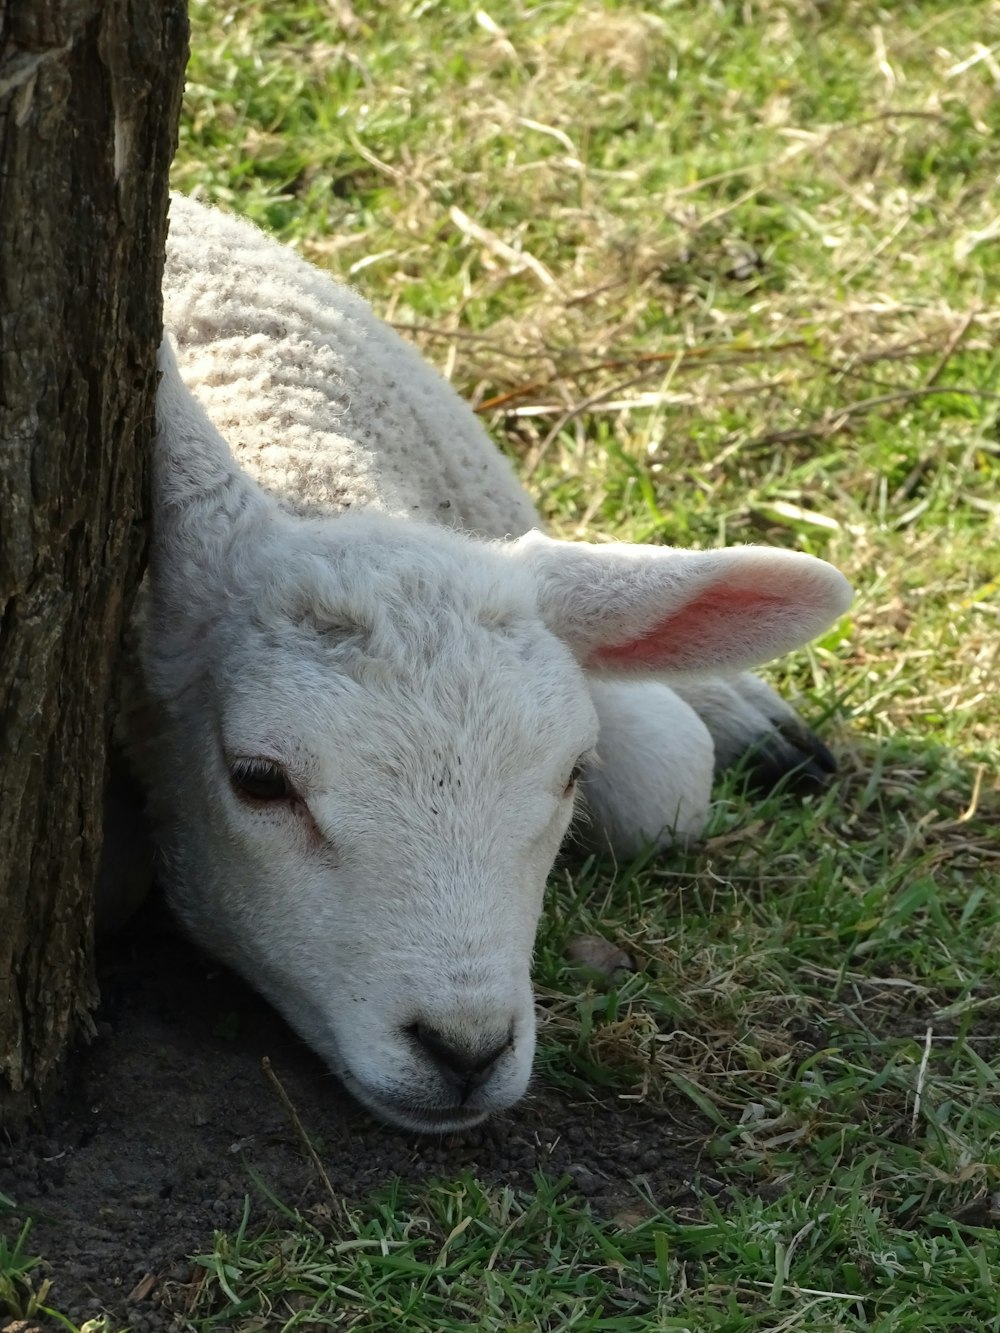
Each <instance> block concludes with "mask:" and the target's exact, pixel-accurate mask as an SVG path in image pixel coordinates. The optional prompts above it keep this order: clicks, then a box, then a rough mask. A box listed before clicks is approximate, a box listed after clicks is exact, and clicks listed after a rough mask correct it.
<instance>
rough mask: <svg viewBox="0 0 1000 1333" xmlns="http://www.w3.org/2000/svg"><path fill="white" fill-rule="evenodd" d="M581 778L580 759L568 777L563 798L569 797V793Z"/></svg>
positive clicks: (581, 766) (581, 762)
mask: <svg viewBox="0 0 1000 1333" xmlns="http://www.w3.org/2000/svg"><path fill="white" fill-rule="evenodd" d="M582 777H583V760H582V759H581V760H579V761H578V762H577V763H575V764H574V765H573V771H572V773H570V775H569V780H568V781H567V783H566V790H565V792H564V793H563V794H564V795H565V796H569V794H570V792H572V790H573V788H574V787H575V786H576V784H577V783H578V782H579V781H580V779H581V778H582Z"/></svg>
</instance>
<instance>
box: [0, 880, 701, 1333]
mask: <svg viewBox="0 0 1000 1333" xmlns="http://www.w3.org/2000/svg"><path fill="white" fill-rule="evenodd" d="M101 972H102V975H101V983H102V995H103V1001H102V1005H101V1009H100V1011H99V1013H98V1015H97V1018H98V1035H97V1037H96V1039H95V1040H94V1042H93V1043H92V1044H91V1046H90V1047H89V1049H88V1050H87V1051H86V1052H84V1053H83V1054H82V1056H81V1057H80V1059H79V1062H78V1067H77V1068H76V1070H75V1072H74V1075H73V1077H72V1078H71V1080H70V1083H69V1087H68V1090H67V1092H66V1094H65V1095H64V1097H63V1099H62V1101H61V1103H60V1104H59V1105H58V1106H56V1107H54V1108H53V1110H52V1112H51V1113H50V1118H49V1121H48V1123H47V1125H46V1126H45V1127H44V1131H43V1132H36V1133H34V1134H32V1135H29V1136H27V1137H25V1138H23V1139H21V1140H20V1141H18V1142H16V1143H9V1142H7V1141H2V1142H0V1193H3V1194H6V1195H7V1196H8V1197H10V1198H12V1199H14V1200H15V1201H16V1204H17V1206H18V1209H19V1210H20V1211H19V1216H24V1215H28V1216H31V1217H32V1219H33V1226H32V1230H31V1234H30V1244H29V1249H30V1250H31V1252H32V1253H36V1254H42V1255H44V1256H45V1264H46V1267H45V1269H44V1270H43V1272H44V1275H46V1276H49V1277H51V1278H52V1288H51V1292H50V1294H49V1297H48V1303H49V1304H51V1305H53V1306H54V1307H55V1308H57V1309H59V1310H60V1311H62V1312H63V1313H64V1314H66V1315H68V1316H69V1317H70V1318H72V1319H73V1320H75V1321H76V1322H82V1321H83V1320H85V1319H87V1318H92V1317H94V1316H95V1315H97V1314H100V1313H108V1314H110V1315H112V1316H113V1317H114V1318H116V1319H119V1320H121V1321H123V1322H127V1323H128V1325H129V1327H130V1328H131V1329H132V1330H134V1331H135V1333H157V1331H158V1330H163V1329H166V1328H168V1327H170V1326H171V1325H172V1320H173V1315H172V1313H171V1312H170V1311H169V1310H168V1309H167V1308H166V1307H165V1306H164V1305H163V1304H162V1303H161V1294H162V1291H163V1290H164V1289H169V1288H170V1287H171V1286H172V1287H173V1289H174V1290H176V1288H177V1284H178V1283H184V1282H185V1281H186V1280H187V1275H188V1274H189V1273H190V1265H189V1264H188V1263H187V1262H186V1257H187V1256H188V1255H191V1254H197V1253H204V1252H205V1251H206V1250H207V1249H209V1248H210V1247H211V1244H212V1235H213V1231H215V1230H232V1229H234V1228H236V1227H237V1226H238V1225H239V1223H240V1219H241V1217H242V1211H243V1200H244V1195H245V1194H246V1193H247V1192H249V1193H250V1194H251V1195H252V1196H253V1197H254V1200H255V1202H254V1211H253V1214H252V1217H253V1221H252V1223H251V1225H254V1224H258V1225H262V1224H263V1223H264V1222H265V1221H266V1219H267V1217H268V1214H269V1211H270V1209H271V1205H269V1204H268V1202H267V1200H266V1199H264V1198H263V1197H262V1196H261V1195H260V1194H259V1192H258V1191H256V1189H255V1187H254V1184H253V1181H252V1180H251V1178H250V1175H249V1172H248V1169H247V1168H248V1167H252V1168H253V1169H254V1170H255V1171H256V1172H257V1173H258V1174H259V1176H260V1178H261V1179H262V1180H263V1181H264V1182H265V1183H266V1185H267V1187H268V1188H269V1189H270V1190H271V1191H272V1192H273V1194H274V1195H275V1196H276V1197H278V1198H279V1199H281V1200H282V1201H283V1202H284V1203H285V1204H287V1205H291V1206H300V1207H308V1206H310V1205H311V1204H313V1203H318V1202H322V1201H323V1199H324V1198H325V1197H326V1196H325V1194H324V1192H323V1188H322V1186H321V1185H320V1183H319V1182H318V1180H317V1173H316V1171H315V1168H314V1167H313V1166H312V1165H311V1164H310V1162H309V1160H308V1159H307V1157H306V1154H305V1152H304V1151H303V1145H302V1140H301V1136H300V1135H299V1134H298V1133H297V1132H296V1131H295V1129H294V1128H293V1126H292V1124H291V1121H290V1118H289V1114H288V1111H287V1109H286V1108H285V1107H284V1106H283V1105H282V1102H281V1099H280V1097H279V1095H278V1094H277V1092H276V1090H275V1087H274V1085H273V1083H271V1082H270V1081H269V1080H268V1079H267V1078H266V1077H265V1075H264V1073H263V1072H262V1067H261V1060H262V1058H263V1057H264V1056H267V1057H269V1059H270V1061H271V1064H272V1067H273V1070H274V1072H275V1073H276V1074H277V1076H278V1078H279V1079H280V1081H281V1084H282V1085H283V1086H284V1088H285V1090H286V1091H287V1094H288V1096H289V1098H290V1099H291V1101H292V1103H293V1105H294V1107H295V1109H296V1111H297V1113H298V1116H299V1118H300V1121H301V1124H302V1125H303V1127H304V1129H305V1131H306V1133H307V1134H308V1135H309V1136H310V1138H311V1139H312V1140H313V1141H314V1142H319V1143H321V1145H322V1159H323V1164H324V1167H325V1169H326V1172H327V1174H328V1176H329V1179H330V1180H331V1181H332V1183H333V1186H334V1188H335V1189H336V1190H337V1191H338V1192H340V1193H341V1194H342V1195H343V1196H344V1198H345V1199H346V1200H347V1201H348V1202H349V1203H352V1204H357V1203H360V1204H363V1202H364V1200H365V1198H366V1197H367V1196H368V1195H369V1194H370V1193H371V1192H372V1191H374V1190H378V1189H380V1188H381V1187H384V1186H386V1185H388V1184H389V1183H390V1182H391V1181H392V1180H393V1179H394V1178H400V1179H402V1180H403V1181H404V1182H419V1181H421V1180H425V1179H428V1178H434V1177H438V1176H454V1175H455V1174H456V1173H460V1172H462V1171H469V1172H472V1173H474V1174H475V1175H476V1176H478V1177H479V1179H480V1180H482V1181H484V1182H486V1183H491V1182H502V1183H505V1184H512V1185H514V1186H516V1187H522V1188H525V1189H530V1188H531V1187H532V1176H533V1174H534V1173H535V1172H537V1171H544V1172H545V1173H546V1174H548V1175H550V1176H555V1177H559V1176H562V1175H568V1176H569V1177H570V1178H571V1180H572V1182H573V1189H574V1192H575V1193H577V1194H579V1195H582V1196H584V1197H586V1198H588V1199H589V1201H590V1203H591V1206H592V1207H593V1208H594V1209H595V1211H598V1212H600V1213H603V1214H613V1213H615V1212H617V1211H619V1210H620V1209H622V1208H625V1207H628V1206H629V1205H633V1206H634V1205H635V1204H636V1202H637V1199H638V1194H637V1191H638V1189H639V1188H642V1189H643V1190H645V1191H647V1192H649V1193H650V1194H651V1195H652V1197H653V1199H654V1200H655V1201H656V1202H657V1203H658V1204H660V1205H663V1206H671V1205H672V1206H674V1207H676V1206H678V1205H679V1204H681V1203H684V1202H687V1201H689V1200H690V1198H691V1195H690V1190H689V1184H688V1182H689V1181H690V1179H691V1177H692V1175H693V1174H694V1172H695V1170H696V1166H697V1154H698V1150H699V1149H700V1147H701V1146H702V1145H703V1143H704V1139H705V1127H704V1126H702V1125H699V1124H695V1123H692V1122H691V1120H690V1119H684V1118H683V1115H684V1114H685V1113H682V1115H681V1117H680V1118H679V1117H677V1116H673V1115H667V1114H663V1113H659V1114H657V1113H655V1112H651V1111H650V1110H649V1109H648V1108H643V1107H639V1106H634V1107H630V1106H629V1105H628V1104H626V1103H618V1102H614V1101H604V1102H597V1101H587V1100H584V1099H583V1098H579V1099H577V1100H574V1099H572V1097H571V1096H568V1095H567V1094H564V1093H562V1092H560V1091H557V1090H555V1089H552V1088H548V1087H546V1086H544V1084H542V1083H541V1082H540V1081H539V1080H537V1079H536V1082H535V1084H534V1086H533V1088H532V1091H531V1093H530V1094H529V1096H528V1098H527V1099H526V1100H525V1101H524V1102H522V1103H521V1104H520V1105H519V1106H518V1107H516V1108H514V1109H513V1110H512V1111H511V1112H509V1113H507V1114H506V1115H505V1116H504V1117H502V1118H500V1119H497V1120H495V1121H493V1122H490V1123H489V1124H488V1125H486V1126H484V1127H480V1128H477V1129H475V1130H471V1131H468V1132H465V1133H463V1134H455V1135H450V1136H448V1137H445V1138H420V1137H418V1136H415V1135H414V1136H410V1135H406V1134H403V1133H401V1132H397V1131H393V1130H391V1129H388V1128H386V1127H385V1126H383V1125H380V1124H378V1123H377V1122H375V1121H374V1120H372V1119H371V1117H370V1116H369V1115H368V1114H367V1113H366V1112H365V1111H363V1110H361V1109H360V1108H359V1107H358V1106H357V1105H356V1104H355V1103H354V1102H353V1101H351V1099H350V1098H349V1096H348V1095H347V1094H346V1093H345V1092H344V1091H343V1090H342V1089H341V1088H340V1086H339V1084H338V1083H337V1082H336V1080H335V1079H334V1078H333V1077H332V1076H331V1075H330V1074H329V1073H328V1072H327V1070H326V1069H325V1067H324V1066H323V1065H322V1064H321V1063H320V1061H319V1060H318V1059H317V1058H316V1057H314V1056H313V1055H312V1054H311V1052H309V1051H308V1050H307V1049H306V1048H305V1047H304V1046H303V1045H302V1043H301V1042H300V1041H299V1039H298V1038H297V1037H296V1036H295V1035H294V1034H293V1033H292V1032H291V1031H290V1030H289V1029H288V1028H287V1027H286V1026H285V1024H284V1023H283V1021H282V1020H281V1019H280V1018H279V1017H278V1016H277V1015H276V1014H275V1013H274V1011H273V1010H271V1009H270V1008H269V1007H268V1006H267V1005H266V1004H265V1003H264V1002H263V1001H262V1000H260V999H259V998H258V997H257V996H256V995H254V994H253V993H252V992H251V991H250V990H249V989H248V988H247V987H246V986H244V985H243V984H242V983H241V982H239V981H238V980H237V979H236V978H235V977H233V976H232V975H231V974H230V973H228V972H226V971H224V970H223V969H221V968H220V967H218V966H217V965H216V964H214V963H213V962H211V961H210V960H208V959H206V958H205V957H204V956H203V955H201V954H199V953H198V952H197V951H196V950H195V949H194V948H192V947H191V946H189V945H188V944H187V943H186V942H185V941H184V940H182V939H181V938H180V937H179V936H178V935H177V933H176V932H175V931H174V930H173V928H172V927H171V926H170V925H169V923H167V922H166V920H165V918H164V916H163V915H162V909H159V908H157V907H155V906H153V907H150V908H148V909H146V911H145V912H144V913H143V914H142V916H141V917H140V918H139V920H138V921H137V922H136V924H135V925H134V926H133V927H132V928H131V930H130V931H129V933H128V934H127V935H125V936H122V937H119V939H118V940H117V941H115V943H114V946H113V948H112V949H111V950H110V951H109V952H108V956H107V957H105V959H104V960H103V964H102V969H101ZM17 1220H18V1219H17V1218H13V1219H12V1218H11V1217H7V1218H4V1219H0V1232H4V1231H5V1232H6V1233H7V1234H8V1236H9V1237H12V1236H16V1234H17ZM16 1327H18V1328H19V1329H21V1330H26V1329H28V1328H36V1327H41V1325H37V1324H35V1323H33V1322H32V1323H29V1324H23V1323H22V1324H19V1325H16ZM3 1328H4V1322H3V1319H2V1317H0V1329H3Z"/></svg>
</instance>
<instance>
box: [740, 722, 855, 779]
mask: <svg viewBox="0 0 1000 1333" xmlns="http://www.w3.org/2000/svg"><path fill="white" fill-rule="evenodd" d="M739 762H740V764H741V766H742V768H743V771H744V772H745V774H746V779H747V789H748V790H749V791H752V792H754V793H755V794H756V795H759V796H766V795H768V794H769V793H770V792H773V791H775V790H777V789H779V788H780V789H781V790H782V791H787V792H792V793H794V795H796V796H815V795H818V794H819V793H820V792H822V791H824V790H825V789H826V788H827V787H828V786H829V784H830V779H831V777H832V776H833V775H834V774H835V773H836V771H837V761H836V759H834V757H833V755H832V754H831V753H830V751H829V750H828V749H827V748H826V746H825V745H824V744H823V742H822V741H821V740H820V739H819V737H818V736H814V735H813V734H812V732H811V731H809V730H807V728H805V727H794V728H793V727H789V726H784V727H781V726H779V727H776V728H775V730H774V731H770V732H768V733H767V734H766V735H765V736H762V737H761V738H760V740H759V741H757V742H756V743H755V744H754V745H752V746H751V747H750V748H749V749H748V750H746V751H745V752H744V754H743V755H742V756H741V757H740V760H739Z"/></svg>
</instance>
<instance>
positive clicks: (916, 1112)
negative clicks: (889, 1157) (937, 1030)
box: [910, 1027, 934, 1134]
mask: <svg viewBox="0 0 1000 1333" xmlns="http://www.w3.org/2000/svg"><path fill="white" fill-rule="evenodd" d="M933 1040H934V1029H933V1028H932V1027H929V1028H928V1029H927V1031H926V1033H925V1034H924V1053H923V1055H922V1056H921V1059H920V1068H919V1069H918V1070H917V1091H916V1094H915V1095H914V1098H913V1115H912V1116H911V1118H910V1132H911V1133H914V1134H915V1133H916V1132H917V1122H918V1121H919V1119H920V1103H921V1100H922V1099H923V1095H924V1082H925V1080H926V1078H927V1064H928V1062H929V1060H930V1058H931V1042H932V1041H933Z"/></svg>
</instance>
